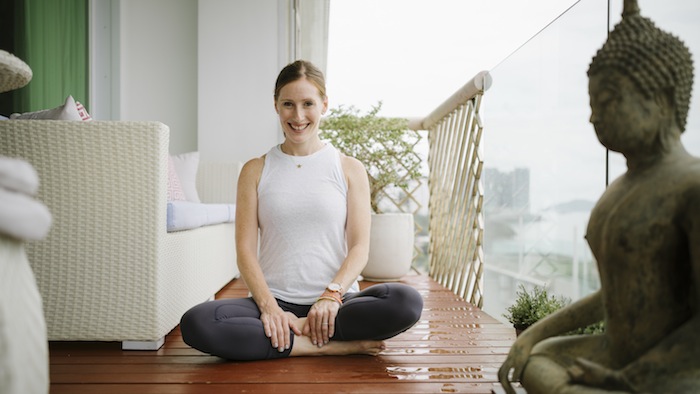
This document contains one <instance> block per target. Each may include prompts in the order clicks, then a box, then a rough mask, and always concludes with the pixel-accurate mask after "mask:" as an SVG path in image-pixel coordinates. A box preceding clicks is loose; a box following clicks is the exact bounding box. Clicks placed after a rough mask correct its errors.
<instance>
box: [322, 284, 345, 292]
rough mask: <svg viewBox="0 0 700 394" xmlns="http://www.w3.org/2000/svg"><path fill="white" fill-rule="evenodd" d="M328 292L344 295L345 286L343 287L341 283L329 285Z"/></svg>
mask: <svg viewBox="0 0 700 394" xmlns="http://www.w3.org/2000/svg"><path fill="white" fill-rule="evenodd" d="M326 290H328V291H332V292H334V293H342V292H343V286H341V285H340V284H339V283H329V284H328V286H326Z"/></svg>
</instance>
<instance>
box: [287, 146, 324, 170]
mask: <svg viewBox="0 0 700 394" xmlns="http://www.w3.org/2000/svg"><path fill="white" fill-rule="evenodd" d="M324 145H325V144H324V143H323V142H322V143H321V147H320V148H319V149H317V150H315V151H313V152H312V153H310V154H308V155H305V156H298V157H308V156H311V155H313V154H314V153H316V152H318V151H319V150H321V148H323V146H324ZM279 149H280V152H282V153H283V154H284V155H285V156H286V157H287V158H288V159H289V161H291V162H292V164H294V165H295V166H296V167H297V168H301V167H302V165H301V163H299V162H297V161H295V160H294V158H295V157H297V156H294V155H290V154H288V153H285V151H284V149H282V144H279Z"/></svg>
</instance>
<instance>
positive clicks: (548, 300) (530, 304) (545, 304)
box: [503, 285, 570, 330]
mask: <svg viewBox="0 0 700 394" xmlns="http://www.w3.org/2000/svg"><path fill="white" fill-rule="evenodd" d="M569 302H570V300H569V299H568V298H565V297H561V296H559V297H557V296H554V295H550V294H548V293H547V289H545V288H543V287H541V286H535V287H534V288H533V289H532V291H527V289H525V286H523V285H520V287H519V289H518V291H517V292H516V299H515V303H514V304H513V305H511V306H509V307H508V308H507V309H506V311H507V313H504V314H503V317H505V318H506V319H508V321H509V322H511V323H512V324H513V326H514V327H515V328H516V329H520V330H523V329H525V328H527V327H529V326H531V325H532V324H534V323H535V322H537V321H538V320H540V319H542V318H543V317H545V316H547V315H549V314H551V313H553V312H555V311H557V310H559V309H561V308H563V307H565V306H566V305H568V304H569Z"/></svg>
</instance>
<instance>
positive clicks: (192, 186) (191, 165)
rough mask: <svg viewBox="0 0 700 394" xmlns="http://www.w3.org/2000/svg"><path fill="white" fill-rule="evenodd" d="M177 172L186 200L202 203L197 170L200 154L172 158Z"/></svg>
mask: <svg viewBox="0 0 700 394" xmlns="http://www.w3.org/2000/svg"><path fill="white" fill-rule="evenodd" d="M171 157H172V159H173V165H174V166H175V172H177V176H178V178H179V179H180V186H182V191H183V192H184V193H185V199H186V200H187V201H190V202H201V201H200V199H199V194H198V193H197V169H198V167H199V152H188V153H181V154H179V155H174V156H171Z"/></svg>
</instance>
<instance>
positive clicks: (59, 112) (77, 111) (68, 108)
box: [10, 96, 92, 120]
mask: <svg viewBox="0 0 700 394" xmlns="http://www.w3.org/2000/svg"><path fill="white" fill-rule="evenodd" d="M10 119H19V120H22V119H44V120H92V117H91V116H90V114H88V113H87V110H85V107H83V105H82V104H80V103H79V102H76V101H75V100H74V99H73V96H68V97H66V101H65V102H64V103H63V105H60V106H58V107H56V108H51V109H45V110H42V111H36V112H25V113H23V114H18V113H15V114H12V115H10Z"/></svg>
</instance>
